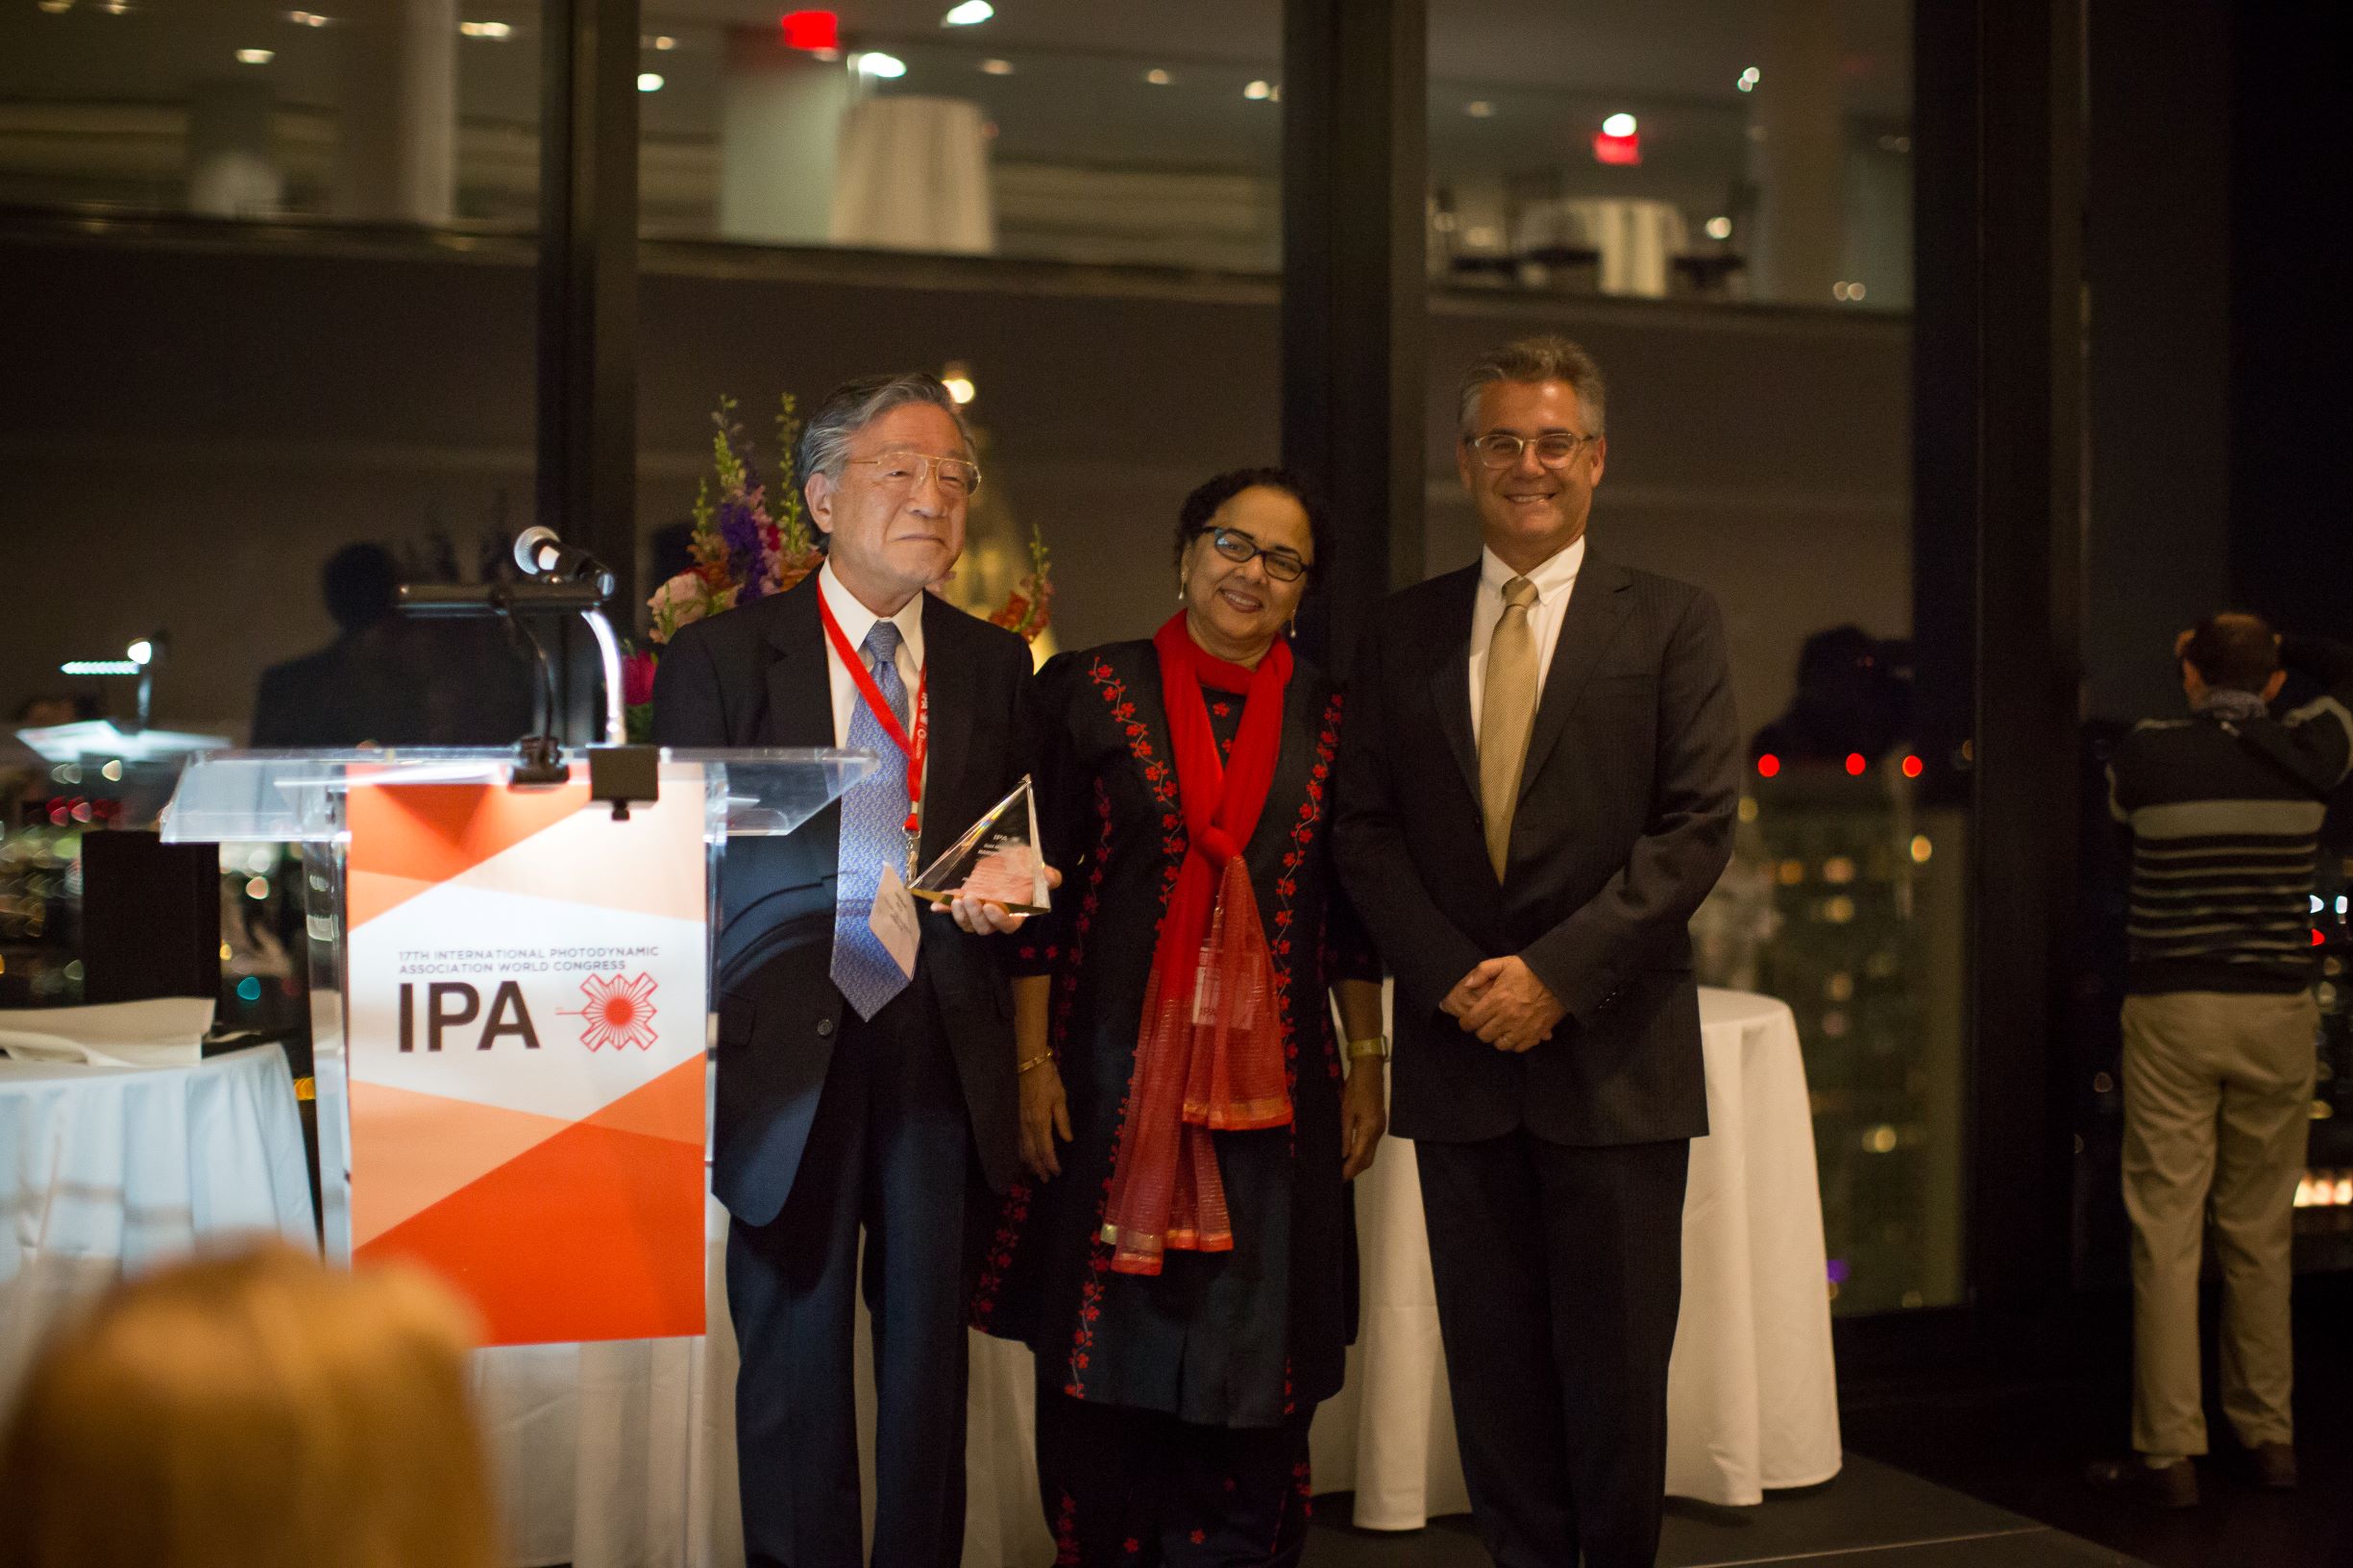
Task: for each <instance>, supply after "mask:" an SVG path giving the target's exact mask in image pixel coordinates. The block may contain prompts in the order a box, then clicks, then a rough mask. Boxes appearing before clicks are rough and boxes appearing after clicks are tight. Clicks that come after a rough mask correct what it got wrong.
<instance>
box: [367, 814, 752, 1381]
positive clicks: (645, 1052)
mask: <svg viewBox="0 0 2353 1568" xmlns="http://www.w3.org/2000/svg"><path fill="white" fill-rule="evenodd" d="M703 811H704V801H703V790H702V787H701V781H700V780H699V778H694V779H681V778H679V777H676V776H671V777H666V778H665V779H664V780H663V782H662V798H661V800H660V802H659V803H658V804H656V805H651V806H642V805H641V806H637V807H635V808H633V809H632V811H631V814H630V816H629V818H628V819H627V820H626V821H615V820H614V818H613V814H612V811H611V809H610V807H608V806H605V805H601V804H595V803H592V802H591V801H590V799H589V796H588V787H587V784H586V783H585V782H584V781H582V780H578V779H576V780H575V781H574V782H573V783H571V784H569V785H565V786H562V787H559V788H555V789H548V790H515V789H508V788H505V787H503V786H489V785H479V784H390V783H387V784H364V783H363V784H355V786H354V787H353V788H352V790H351V793H350V798H349V803H348V808H347V816H346V821H347V822H348V824H349V826H350V829H351V848H350V853H349V856H348V858H347V860H346V862H345V865H346V877H347V881H346V888H345V909H346V911H347V919H348V920H349V922H350V929H349V932H348V940H347V943H346V953H347V958H348V963H349V970H348V973H347V976H346V980H347V992H348V995H349V997H350V1017H349V1033H348V1042H349V1049H350V1060H351V1113H352V1242H353V1256H354V1261H355V1262H368V1261H372V1260H378V1259H385V1258H402V1259H406V1260H409V1261H412V1262H417V1263H420V1264H423V1265H424V1266H426V1267H428V1268H430V1269H431V1270H432V1271H433V1272H435V1273H436V1274H439V1275H440V1276H441V1277H442V1278H443V1279H445V1280H447V1281H448V1282H449V1283H450V1284H451V1285H452V1286H454V1287H456V1288H457V1289H458V1290H460V1291H461V1292H463V1293H464V1294H465V1295H467V1296H468V1297H469V1298H470V1299H471V1300H472V1301H473V1303H474V1305H475V1307H476V1309H477V1310H478V1311H479V1312H480V1313H481V1315H482V1319H483V1322H484V1324H485V1337H486V1339H487V1341H488V1342H489V1343H491V1344H502V1345H516V1344H544V1343H552V1342H561V1341H572V1340H583V1339H641V1338H655V1337H662V1336H667V1335H698V1334H700V1333H702V1332H703V1298H702V1292H703V1257H702V1234H703V1192H704V1176H703V1115H704V1100H703V1019H704V1014H705V1007H706V1003H705V997H704V974H705V957H704V921H705V919H706V913H705V912H706V909H707V905H706V902H705V896H704V875H705V864H704V853H703Z"/></svg>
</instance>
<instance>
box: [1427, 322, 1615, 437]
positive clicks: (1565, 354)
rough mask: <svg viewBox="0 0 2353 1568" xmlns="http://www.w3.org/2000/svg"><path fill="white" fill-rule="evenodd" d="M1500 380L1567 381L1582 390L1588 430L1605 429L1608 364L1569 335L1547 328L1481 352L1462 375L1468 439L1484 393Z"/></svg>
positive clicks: (1579, 405) (1464, 432)
mask: <svg viewBox="0 0 2353 1568" xmlns="http://www.w3.org/2000/svg"><path fill="white" fill-rule="evenodd" d="M1498 381H1522V382H1529V383H1533V382H1538V381H1564V382H1566V383H1567V384H1568V388H1569V390H1570V391H1572V392H1574V393H1576V394H1577V408H1578V411H1579V412H1580V413H1581V414H1583V415H1584V416H1585V426H1586V429H1585V433H1586V434H1587V435H1599V434H1601V433H1602V418H1603V415H1604V414H1605V412H1606V411H1607V406H1608V393H1607V390H1606V389H1605V387H1604V386H1603V384H1602V367H1601V366H1599V365H1597V364H1595V363H1594V362H1593V355H1589V354H1587V353H1586V352H1585V351H1584V350H1583V349H1581V348H1579V347H1578V346H1577V345H1576V344H1574V343H1572V342H1570V341H1569V340H1568V339H1567V338H1565V337H1559V336H1556V335H1554V334H1553V333H1550V332H1547V333H1544V334H1542V335H1540V336H1536V337H1523V338H1521V339H1520V340H1519V341H1518V342H1516V343H1507V344H1505V345H1504V346H1503V347H1502V348H1500V349H1491V350H1489V351H1488V352H1487V353H1485V354H1483V355H1480V357H1479V361H1478V363H1476V364H1474V365H1472V366H1471V368H1470V369H1469V371H1467V372H1466V373H1465V374H1464V375H1463V378H1462V409H1461V433H1462V438H1463V439H1464V440H1466V441H1467V440H1469V439H1470V437H1471V434H1472V430H1471V424H1472V421H1473V420H1475V419H1477V418H1478V416H1479V394H1480V393H1482V392H1483V391H1485V390H1486V389H1487V388H1488V387H1490V386H1493V385H1494V384H1496V383H1497V382H1498Z"/></svg>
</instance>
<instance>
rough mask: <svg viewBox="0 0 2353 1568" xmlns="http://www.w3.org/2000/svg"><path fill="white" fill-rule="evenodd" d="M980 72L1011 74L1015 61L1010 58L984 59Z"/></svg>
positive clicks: (990, 74) (985, 74)
mask: <svg viewBox="0 0 2353 1568" xmlns="http://www.w3.org/2000/svg"><path fill="white" fill-rule="evenodd" d="M980 74H981V75H983V76H1011V75H1013V61H1010V60H984V61H981V62H980Z"/></svg>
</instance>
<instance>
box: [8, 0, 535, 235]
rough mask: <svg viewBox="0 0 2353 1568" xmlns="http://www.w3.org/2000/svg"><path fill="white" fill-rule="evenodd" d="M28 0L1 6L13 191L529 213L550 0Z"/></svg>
mask: <svg viewBox="0 0 2353 1568" xmlns="http://www.w3.org/2000/svg"><path fill="white" fill-rule="evenodd" d="M319 4H320V9H319V10H316V11H305V10H301V9H294V8H288V7H285V6H282V5H274V4H259V3H257V0H221V3H218V4H208V5H202V6H193V5H185V4H164V3H159V0H32V3H29V4H22V5H15V6H11V7H9V8H8V9H7V10H6V11H5V12H0V202H5V203H7V204H10V205H14V206H24V207H74V208H94V209H98V210H111V211H127V212H187V213H193V214H198V215H201V216H205V217H212V218H242V219H261V218H287V217H306V218H342V219H351V220H355V221H364V222H384V223H408V224H426V225H446V224H450V223H452V222H454V221H482V222H489V223H497V224H504V225H509V226H514V227H528V226H530V225H531V224H532V223H533V222H535V211H536V205H537V201H538V186H539V152H538V122H539V110H538V91H539V47H538V44H539V33H538V8H537V7H536V6H535V5H530V4H512V3H509V4H503V5H500V4H490V5H472V4H469V5H467V6H465V7H463V8H460V7H458V6H455V5H453V4H452V3H451V0H319Z"/></svg>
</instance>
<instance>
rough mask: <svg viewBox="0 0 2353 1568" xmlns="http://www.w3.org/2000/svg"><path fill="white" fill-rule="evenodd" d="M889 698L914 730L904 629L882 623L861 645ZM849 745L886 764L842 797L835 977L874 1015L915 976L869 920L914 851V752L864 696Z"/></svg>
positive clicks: (862, 1011)
mask: <svg viewBox="0 0 2353 1568" xmlns="http://www.w3.org/2000/svg"><path fill="white" fill-rule="evenodd" d="M861 650H862V651H863V652H864V653H865V655H866V658H867V663H868V668H869V669H870V670H871V671H872V672H873V675H874V684H875V685H876V686H877V687H879V688H880V689H881V691H882V697H883V700H884V701H886V702H888V703H890V704H891V711H892V713H893V714H895V715H896V716H897V719H898V725H899V729H900V731H901V733H904V732H905V731H906V729H907V717H908V716H907V683H906V682H905V681H903V680H901V679H899V676H898V659H897V655H898V627H897V626H896V625H894V624H892V623H891V622H889V621H877V622H875V623H874V629H873V630H871V631H870V632H868V633H867V634H866V642H865V643H864V644H863V645H861ZM849 745H850V749H851V750H853V751H871V752H873V753H874V754H875V755H876V756H878V757H880V758H881V759H882V766H881V767H880V768H877V769H875V770H874V771H873V772H870V773H869V774H867V775H866V777H864V778H862V779H860V780H859V781H858V782H857V783H855V784H853V785H851V786H850V788H849V793H848V794H847V795H845V796H842V846H841V851H840V856H839V872H840V874H839V878H838V880H837V881H836V882H835V884H834V904H833V983H834V984H835V985H836V986H839V987H840V988H841V991H842V995H843V997H844V999H846V1001H847V1002H848V1003H849V1005H850V1006H852V1007H854V1008H856V1009H857V1010H858V1017H862V1018H870V1017H873V1016H874V1015H875V1014H877V1013H879V1012H881V1011H882V1009H883V1005H884V1004H885V1003H887V1002H889V1001H890V999H891V998H892V997H894V996H895V995H897V994H898V993H899V992H901V991H903V990H905V989H906V985H907V975H906V973H905V971H904V970H902V969H900V968H899V967H898V960H896V959H895V958H893V957H892V956H891V952H890V949H889V948H887V947H885V946H883V944H882V939H881V938H880V937H877V936H876V935H874V933H873V931H872V929H871V928H870V926H869V925H868V923H867V922H868V921H869V920H870V919H871V918H872V916H873V913H874V893H875V890H876V889H878V888H879V887H881V885H882V872H883V868H884V867H886V866H893V867H899V868H900V874H901V875H904V874H905V869H904V867H903V866H902V865H901V862H902V861H903V859H904V858H905V856H906V853H907V757H906V753H904V752H902V751H901V750H899V748H898V743H897V742H895V741H894V740H892V739H891V737H890V736H889V735H888V734H887V733H885V732H884V730H883V727H882V721H881V720H879V719H877V718H875V717H874V711H873V709H872V708H870V707H869V706H868V705H867V701H866V698H864V697H863V696H860V697H859V698H858V699H857V700H856V701H855V702H854V703H853V704H852V705H851V707H850V718H849Z"/></svg>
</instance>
